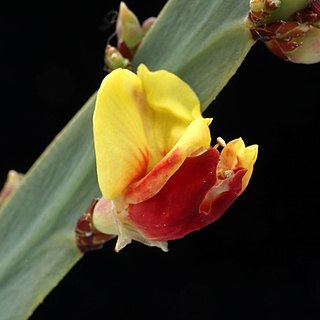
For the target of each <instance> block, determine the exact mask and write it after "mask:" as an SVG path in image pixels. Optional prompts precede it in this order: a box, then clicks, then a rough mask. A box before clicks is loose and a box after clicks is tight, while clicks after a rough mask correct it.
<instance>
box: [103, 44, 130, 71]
mask: <svg viewBox="0 0 320 320" xmlns="http://www.w3.org/2000/svg"><path fill="white" fill-rule="evenodd" d="M104 63H105V67H106V69H107V71H108V72H111V71H113V70H115V69H117V68H128V67H130V61H129V60H128V59H126V58H124V57H123V56H122V54H121V53H120V52H119V50H118V49H117V48H115V47H112V46H110V45H108V46H107V47H106V50H105V56H104Z"/></svg>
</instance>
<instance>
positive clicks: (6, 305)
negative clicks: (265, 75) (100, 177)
mask: <svg viewBox="0 0 320 320" xmlns="http://www.w3.org/2000/svg"><path fill="white" fill-rule="evenodd" d="M248 11H249V1H248V0H237V1H234V0H215V1H212V0H201V1H200V0H192V1H190V0H171V1H168V3H167V5H166V6H165V8H164V10H163V11H162V13H161V14H160V16H159V18H158V19H157V22H156V23H155V25H154V27H153V28H152V29H151V30H150V32H148V34H147V36H146V38H144V40H143V43H142V45H141V47H140V48H139V50H138V52H137V55H136V56H135V59H134V61H133V68H135V67H136V66H137V65H138V64H140V63H144V64H146V65H147V67H148V68H150V69H151V70H157V69H167V70H168V71H171V72H173V73H176V74H177V75H178V76H180V77H181V78H182V79H183V80H185V81H186V82H188V83H189V84H190V85H191V87H192V88H193V89H194V90H195V91H196V93H197V94H198V95H199V98H200V101H201V103H202V108H203V110H204V109H205V108H206V107H207V106H208V105H209V104H210V103H211V101H212V100H213V99H214V98H215V97H216V96H217V94H218V93H219V92H220V91H221V90H222V88H223V87H224V86H225V85H226V83H227V82H228V80H229V79H230V78H231V77H232V75H233V74H234V73H235V72H236V70H237V68H238V67H239V66H240V64H241V62H242V61H243V59H244V58H245V56H246V54H247V53H248V51H249V49H250V47H251V46H252V44H253V40H252V39H251V35H250V32H249V30H248V28H247V26H246V19H247V15H248ZM98 58H99V57H97V59H98ZM94 103H95V96H93V97H92V98H90V99H89V101H88V102H87V103H86V105H85V106H84V107H83V108H82V109H81V110H80V112H79V113H78V114H77V115H76V116H75V117H74V118H73V120H72V121H71V123H70V124H68V125H67V127H66V128H65V129H64V130H63V131H62V132H61V133H60V134H59V135H58V136H57V138H56V139H55V140H54V141H53V142H52V143H51V144H50V146H49V147H48V148H47V150H45V152H44V153H43V155H42V156H41V157H40V158H39V160H37V161H36V163H35V164H34V166H33V167H32V168H31V169H30V171H29V172H28V173H27V174H26V176H25V178H24V179H23V181H22V183H21V185H20V186H19V188H18V190H17V191H16V192H15V194H14V195H13V196H11V197H10V199H9V200H8V201H7V202H6V204H5V205H3V207H2V208H1V211H0V258H1V263H0V288H1V289H0V310H1V320H9V319H10V320H12V319H15V320H20V319H27V318H28V317H29V316H30V314H32V312H33V311H34V309H35V308H36V307H37V306H38V304H39V303H41V301H42V300H43V299H44V298H45V296H46V295H47V294H48V293H49V292H50V291H51V290H52V289H53V288H54V287H55V286H56V285H57V284H58V282H59V281H60V280H61V279H62V278H63V277H64V276H65V275H66V274H67V273H68V271H69V270H70V268H72V266H73V265H74V264H75V263H76V262H77V261H78V260H79V259H80V258H81V257H82V254H81V253H80V251H79V250H78V248H77V246H76V242H75V234H74V229H75V226H76V223H77V219H78V218H79V217H80V216H81V215H82V214H83V213H84V212H85V210H86V208H87V207H88V205H89V204H90V202H91V200H92V199H93V198H95V197H99V196H100V191H99V188H98V184H97V177H96V168H95V158H94V151H93V141H92V111H93V107H94Z"/></svg>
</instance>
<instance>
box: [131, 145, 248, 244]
mask: <svg viewBox="0 0 320 320" xmlns="http://www.w3.org/2000/svg"><path fill="white" fill-rule="evenodd" d="M218 161H219V152H218V151H217V150H216V149H209V150H208V151H207V152H205V153H203V154H202V155H200V156H197V157H190V158H187V159H186V160H185V162H184V163H183V164H182V166H181V167H180V169H179V170H178V171H177V172H176V173H175V174H174V175H173V176H172V177H171V178H170V179H169V180H168V182H167V183H166V185H165V186H164V187H163V188H162V189H161V190H160V191H159V192H158V193H157V194H156V195H155V196H154V197H152V198H150V199H148V200H146V201H144V202H141V203H138V204H131V205H129V220H130V223H131V224H133V225H135V226H136V227H137V228H138V229H139V230H140V231H141V232H142V233H143V234H144V236H146V237H147V238H148V239H150V240H159V241H167V240H174V239H178V238H181V237H183V236H184V235H186V234H188V233H190V232H192V231H194V230H198V229H200V228H202V227H204V226H206V225H208V224H210V223H211V222H213V221H215V220H217V219H218V218H219V217H220V216H221V215H222V214H223V213H224V212H225V211H226V209H227V208H228V207H229V206H230V205H231V204H232V203H233V201H234V200H235V199H236V198H237V197H238V195H239V194H240V193H241V191H242V178H243V176H244V174H245V173H246V170H245V169H241V170H238V171H237V172H236V173H235V174H233V175H232V176H231V177H230V178H227V179H225V180H223V181H221V180H219V181H218V182H217V178H216V168H217V164H218Z"/></svg>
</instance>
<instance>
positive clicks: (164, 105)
mask: <svg viewBox="0 0 320 320" xmlns="http://www.w3.org/2000/svg"><path fill="white" fill-rule="evenodd" d="M210 123H211V119H205V118H203V117H202V115H201V111H200V102H199V100H198V98H197V96H196V94H195V93H194V92H193V90H192V89H191V88H190V87H189V85H188V84H186V83H185V82H184V81H182V80H181V79H180V78H179V77H177V76H176V75H174V74H172V73H170V72H167V71H165V70H160V71H156V72H150V71H149V70H148V69H147V67H146V66H144V65H140V66H139V68H138V71H137V74H135V73H133V72H131V71H129V70H126V69H116V70H114V71H113V72H111V73H110V74H109V75H107V76H106V77H105V79H104V80H103V82H102V84H101V87H100V89H99V92H98V96H97V101H96V107H95V111H94V117H93V127H94V146H95V152H96V162H97V173H98V182H99V186H100V189H101V192H102V195H103V198H101V200H100V201H99V202H98V204H97V205H96V207H95V210H94V213H93V223H94V226H95V227H96V228H97V229H98V230H99V231H101V232H103V233H106V234H114V235H118V241H117V244H116V250H117V251H118V250H120V249H121V248H123V247H124V246H125V245H126V244H127V243H130V242H131V240H137V241H140V242H143V243H145V244H147V245H152V246H158V247H160V248H162V249H163V250H166V246H167V243H166V241H168V240H173V239H178V238H181V237H183V236H184V235H186V234H187V233H189V232H191V231H194V230H197V229H200V228H202V227H204V226H206V225H208V224H209V223H211V222H213V221H215V220H216V219H218V218H219V217H220V216H221V215H222V214H223V213H224V212H225V210H226V209H227V208H228V207H229V206H230V205H231V203H232V202H233V201H234V200H235V199H236V198H237V197H238V196H239V195H240V194H241V193H242V192H243V191H244V189H245V188H246V186H247V184H248V181H249V179H250V176H251V173H252V169H253V165H254V162H255V160H256V157H257V146H256V145H253V146H250V147H245V145H244V142H243V141H242V139H241V138H239V139H236V140H233V141H231V142H229V143H228V144H227V145H224V144H223V143H222V145H223V150H222V152H221V154H220V152H219V151H218V148H217V146H215V147H213V148H212V147H211V146H210V142H211V137H210V130H209V127H208V126H209V124H210Z"/></svg>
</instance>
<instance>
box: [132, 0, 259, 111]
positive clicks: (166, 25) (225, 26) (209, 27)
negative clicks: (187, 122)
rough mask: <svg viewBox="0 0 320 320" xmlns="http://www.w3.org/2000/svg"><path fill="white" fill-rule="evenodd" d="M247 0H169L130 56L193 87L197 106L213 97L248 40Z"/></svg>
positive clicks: (248, 44)
mask: <svg viewBox="0 0 320 320" xmlns="http://www.w3.org/2000/svg"><path fill="white" fill-rule="evenodd" d="M248 12H249V0H237V1H232V0H229V1H228V0H215V1H212V0H211V1H203V0H193V1H189V0H175V1H169V2H168V4H167V5H166V7H165V8H164V10H163V11H162V13H161V15H160V17H159V21H158V22H157V23H156V24H155V26H154V27H153V28H152V29H151V31H150V33H149V34H148V35H147V37H146V39H145V40H144V42H143V43H142V45H141V47H140V48H139V51H138V52H137V54H136V56H135V59H134V61H133V66H134V67H137V66H138V64H139V63H144V64H146V65H147V66H148V67H149V68H150V69H151V70H157V69H161V68H163V69H166V70H168V71H171V72H173V73H175V74H177V75H178V76H180V77H181V78H182V79H183V80H185V81H186V82H187V83H189V85H190V86H191V87H192V88H193V89H194V90H195V91H196V93H197V94H198V96H199V98H200V101H201V103H202V110H205V109H206V108H207V107H208V106H209V104H210V103H211V102H212V101H213V100H214V99H215V98H216V96H217V95H218V93H219V92H220V91H221V90H222V88H223V87H224V86H225V85H226V83H227V82H228V81H229V79H230V78H231V77H232V76H233V74H234V73H235V72H236V70H237V69H238V67H239V66H240V64H241V62H242V61H243V59H244V58H245V56H246V54H247V53H248V51H249V49H250V48H251V46H252V45H253V43H254V42H253V40H252V38H251V34H250V31H249V29H248V27H247V24H246V19H247V16H248Z"/></svg>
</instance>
